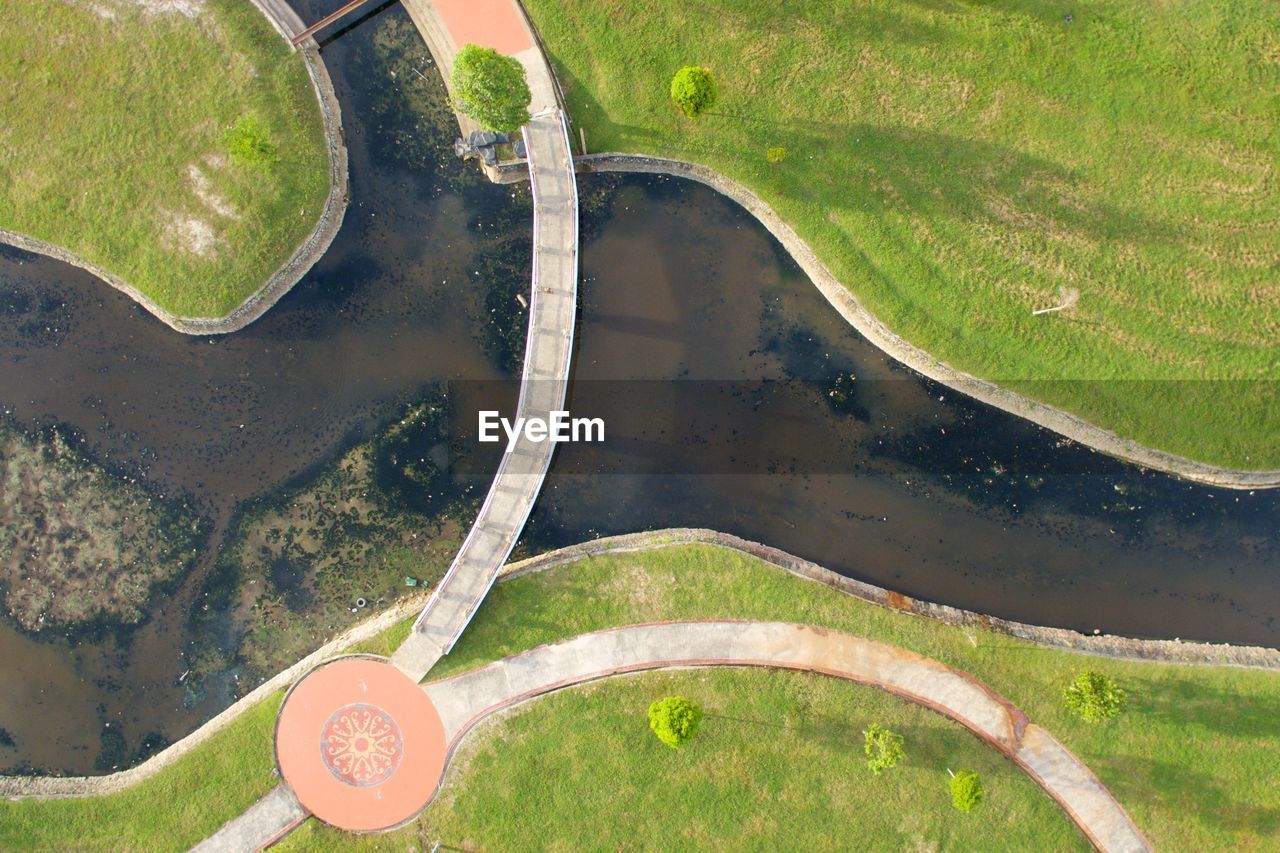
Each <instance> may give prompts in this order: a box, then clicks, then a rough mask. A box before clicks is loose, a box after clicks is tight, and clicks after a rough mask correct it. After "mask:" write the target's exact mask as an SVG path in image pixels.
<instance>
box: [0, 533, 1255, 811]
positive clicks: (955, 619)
mask: <svg viewBox="0 0 1280 853" xmlns="http://www.w3.org/2000/svg"><path fill="white" fill-rule="evenodd" d="M672 545H716V546H719V547H722V548H728V549H730V550H733V551H738V552H739V553H742V554H747V555H748V556H752V557H755V558H757V559H759V560H762V561H764V562H766V563H768V564H770V565H772V566H776V567H777V568H780V569H782V570H783V571H786V572H789V573H790V574H793V575H796V576H797V577H801V578H805V579H807V580H812V581H816V582H818V583H822V584H826V585H827V586H830V587H834V588H836V589H838V590H840V591H841V592H844V593H847V594H849V595H851V596H853V597H854V598H857V599H859V600H861V601H865V602H868V603H870V604H876V605H879V606H881V607H886V608H889V609H892V610H897V611H899V612H903V613H910V614H913V615H916V616H922V617H925V618H928V619H935V620H937V621H939V622H943V623H945V624H948V625H955V626H959V627H964V626H977V627H982V628H985V629H988V630H991V631H997V632H999V633H1002V634H1007V635H1009V636H1012V637H1018V638H1020V639H1023V640H1028V641H1030V642H1033V643H1036V644H1038V645H1041V646H1046V647H1048V648H1054V649H1060V650H1063V651H1070V652H1078V653H1081V654H1087V655H1098V656H1101V657H1110V658H1117V659H1120V660H1132V661H1146V662H1157V663H1176V664H1200V665H1211V666H1239V667H1248V668H1253V669H1269V670H1280V650H1277V649H1268V648H1263V647H1260V646H1232V645H1229V644H1210V643H1183V642H1178V641H1174V640H1134V639H1128V638H1125V637H1113V636H1088V635H1085V634H1081V633H1078V632H1076V631H1070V630H1067V629H1065V628H1042V627H1039V626H1036V625H1026V624H1023V623H1021V622H1011V621H1009V620H1007V619H997V618H995V617H993V616H986V615H983V614H981V613H974V612H972V611H969V610H961V609H959V608H956V607H949V606H947V605H944V604H932V603H930V602H927V601H920V600H918V599H914V598H908V597H907V596H904V595H902V594H900V593H896V592H892V591H890V590H887V589H883V588H881V587H878V586H873V585H872V584H868V583H864V582H862V581H859V580H854V579H853V578H847V577H845V576H844V575H841V574H838V573H837V572H834V571H832V570H831V569H827V568H824V567H822V566H819V565H818V564H817V563H812V562H809V561H808V560H804V559H801V558H800V557H796V556H794V555H792V554H788V553H787V552H785V551H781V550H779V549H777V548H772V547H770V546H768V545H763V544H761V543H759V542H752V541H750V540H747V539H743V538H741V537H739V536H734V535H732V534H729V533H720V532H718V531H715V530H706V529H701V528H686V527H674V528H668V529H665V530H654V531H649V532H643V533H626V534H622V535H620V536H610V537H607V538H604V539H595V540H592V541H589V542H583V543H581V544H578V545H570V546H569V547H567V548H560V549H558V550H556V551H549V552H548V553H546V554H541V555H539V556H537V557H531V558H529V559H527V560H521V561H519V562H516V563H509V564H508V565H506V566H504V567H503V569H502V571H501V572H500V573H499V577H498V582H499V583H502V582H505V581H508V580H513V579H514V578H518V577H521V576H522V575H527V574H531V573H533V572H542V571H546V570H548V569H553V568H555V567H557V566H562V565H565V564H567V563H573V562H577V561H579V560H582V559H585V558H589V557H598V556H603V555H607V554H625V553H634V552H638V551H653V550H657V549H659V548H667V547H670V546H672ZM427 597H428V595H427V593H421V594H417V595H412V596H409V597H406V598H404V599H402V600H401V601H399V602H397V603H396V604H395V605H393V606H392V607H390V608H388V609H387V610H385V611H383V612H382V613H380V614H378V615H377V616H374V617H372V618H371V619H369V620H367V621H365V622H362V623H360V624H359V625H357V626H355V627H353V628H351V629H350V630H348V631H347V632H346V633H344V634H342V635H340V636H339V637H337V638H336V639H334V640H332V641H330V642H328V643H326V644H325V645H323V646H321V647H320V648H319V649H317V650H316V651H314V652H312V653H311V654H309V655H307V656H306V657H305V658H303V659H302V660H300V661H298V662H297V663H296V664H294V665H293V666H291V667H289V668H288V669H286V670H284V671H282V672H280V673H278V674H277V675H276V676H274V677H273V678H271V679H270V680H268V681H266V682H263V683H262V684H260V685H259V686H258V687H257V688H255V689H254V690H253V691H252V692H250V693H247V694H246V695H245V696H243V697H241V698H240V699H239V700H238V701H237V702H235V703H234V704H232V705H231V706H230V707H228V708H227V709H226V710H224V711H223V712H222V713H220V714H218V715H217V716H216V717H214V718H213V719H211V720H209V721H208V722H206V723H205V724H204V725H202V726H200V728H198V729H196V730H195V731H194V732H192V733H191V734H189V735H187V736H186V737H184V738H182V739H181V740H179V741H177V742H176V743H174V744H172V745H171V746H169V747H167V748H166V749H164V750H162V751H161V752H159V753H157V754H156V755H154V756H152V757H151V758H149V759H147V760H146V761H144V762H143V763H142V764H139V765H138V766H137V767H131V768H129V769H128V770H121V771H120V772H118V773H111V774H109V775H106V776H0V797H4V798H6V799H10V800H23V799H60V798H64V797H92V796H102V795H106V794H113V793H116V792H118V791H121V790H124V789H125V788H128V787H130V786H132V785H136V784H137V783H139V782H142V781H144V780H145V779H149V778H150V777H152V776H154V775H155V774H156V773H158V772H159V771H161V770H163V769H164V768H165V767H168V766H169V765H171V764H173V763H174V762H175V761H177V760H178V759H180V758H182V757H183V756H184V755H186V754H187V753H189V752H191V750H193V749H195V748H196V747H197V746H199V745H200V744H202V743H204V742H206V741H207V740H209V738H210V737H212V736H213V735H214V734H216V733H217V732H219V731H221V730H222V729H225V728H226V727H227V726H229V725H230V724H231V723H232V722H234V721H235V720H236V719H237V718H238V717H239V716H240V715H241V714H243V713H244V712H246V711H248V710H249V709H250V708H252V707H253V706H254V705H257V704H258V703H259V702H261V701H263V700H264V699H266V698H267V697H269V696H270V695H271V694H273V693H275V692H276V691H278V690H282V689H285V688H286V687H289V686H290V685H292V684H293V683H294V682H296V681H297V680H298V679H299V678H301V677H302V676H303V675H304V674H305V673H307V672H308V671H310V670H311V669H313V668H314V667H315V666H317V665H318V664H320V663H322V662H323V661H325V660H327V659H329V658H331V657H334V656H336V655H338V654H341V653H342V652H344V651H345V650H347V649H348V648H350V647H351V646H353V645H355V644H356V643H359V642H363V641H365V640H369V639H372V638H373V637H376V636H377V635H378V634H380V633H382V632H383V631H385V630H387V629H388V628H391V627H392V626H394V625H396V624H397V623H399V622H401V621H402V620H404V619H408V618H410V617H411V616H413V615H414V614H415V613H417V612H418V611H419V610H421V609H422V607H423V605H424V604H425V603H426V601H427Z"/></svg>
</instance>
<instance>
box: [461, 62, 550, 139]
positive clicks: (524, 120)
mask: <svg viewBox="0 0 1280 853" xmlns="http://www.w3.org/2000/svg"><path fill="white" fill-rule="evenodd" d="M449 83H450V86H451V87H452V89H453V94H452V97H451V99H450V100H451V103H452V104H453V108H454V109H456V110H457V111H458V112H460V113H462V114H463V115H465V116H469V117H471V118H473V119H475V120H476V121H477V122H479V123H480V124H481V125H482V126H483V127H484V128H485V129H487V130H498V131H501V132H503V133H513V132H514V131H516V130H519V129H520V128H521V127H522V126H524V125H526V124H528V123H529V101H531V100H533V93H532V92H530V91H529V80H528V78H527V76H526V75H525V71H524V66H523V65H521V64H520V62H519V61H518V60H516V59H514V58H512V57H510V56H503V55H502V54H501V53H498V52H497V51H496V50H494V49H493V48H491V47H480V46H479V45H474V44H469V45H466V46H465V47H463V48H462V50H460V51H458V55H457V57H455V58H454V61H453V73H452V75H450V77H449Z"/></svg>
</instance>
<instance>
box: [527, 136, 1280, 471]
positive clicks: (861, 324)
mask: <svg viewBox="0 0 1280 853" xmlns="http://www.w3.org/2000/svg"><path fill="white" fill-rule="evenodd" d="M574 161H575V163H576V164H577V169H578V171H579V172H581V173H591V172H641V173H646V174H655V175H671V176H674V177H678V178H688V179H690V180H694V181H697V182H698V183H700V184H705V185H706V186H709V187H711V188H712V189H714V190H715V191H717V192H719V193H721V194H723V195H726V196H728V197H729V198H731V199H733V200H734V201H736V202H737V203H738V204H740V205H742V206H743V207H744V208H746V209H747V210H748V211H749V212H750V213H751V215H752V216H754V217H755V218H756V219H758V220H759V221H760V223H761V224H762V225H764V227H765V228H767V229H768V230H769V233H771V234H772V235H773V236H774V237H775V238H777V240H778V242H780V243H781V244H782V245H783V247H784V248H786V250H787V252H788V253H790V255H791V257H792V258H794V259H795V261H796V263H798V264H799V265H800V268H801V269H802V270H804V272H805V274H806V275H807V276H809V278H810V279H811V280H812V281H813V283H814V284H815V285H817V288H818V290H819V291H820V292H821V293H822V295H823V296H824V297H826V299H827V301H828V302H830V303H831V305H832V306H833V307H834V308H835V309H836V310H837V311H838V312H840V316H842V317H843V318H844V319H845V321H846V322H848V323H849V324H850V325H851V326H853V327H854V328H855V329H857V330H858V332H860V333H861V334H862V336H863V337H865V338H866V339H867V340H869V341H870V342H871V343H872V344H874V345H875V346H877V347H879V348H880V349H882V350H883V351H885V352H886V353H888V354H889V355H890V356H891V357H893V358H894V359H896V360H898V361H900V362H902V363H903V364H905V365H906V366H907V367H910V368H911V369H912V370H914V371H916V372H917V373H921V374H923V375H925V376H927V377H928V378H930V379H932V380H934V381H935V382H940V383H942V384H943V385H946V386H947V387H949V388H954V389H955V390H957V391H959V392H961V393H962V394H967V395H969V396H970V397H973V398H974V399H977V400H980V401H982V402H983V403H986V404H988V405H991V406H995V407H996V408H999V409H1003V410H1004V411H1006V412H1010V413H1011V414H1014V415H1017V416H1019V417H1022V418H1026V419H1027V420H1029V421H1031V422H1032V423H1034V424H1037V425H1039V426H1042V427H1044V428H1045V429H1049V430H1053V431H1054V432H1056V433H1059V434H1060V435H1063V436H1065V437H1067V438H1069V439H1071V440H1072V441H1076V442H1079V443H1080V444H1083V445H1085V446H1086V447H1090V448H1092V449H1093V450H1096V451H1099V452H1101V453H1105V454H1107V455H1108V456H1115V457H1117V458H1119V459H1123V460H1125V461H1126V462H1132V463H1134V464H1135V465H1140V466H1142V467H1144V468H1152V469H1155V470H1157V471H1163V472H1165V473H1167V474H1173V475H1175V476H1178V477H1183V478H1185V479H1188V480H1192V481H1195V482H1197V483H1203V484H1205V485H1210V486H1220V487H1223V488H1228V489H1270V488H1276V487H1280V471H1243V470H1239V469H1235V468H1223V467H1220V466H1217V465H1210V464H1207V463H1204V462H1197V461H1196V460H1194V459H1188V458H1186V457H1183V456H1178V455H1176V454H1173V453H1167V452H1165V451H1163V450H1157V449H1155V448H1153V447H1147V446H1146V445H1143V444H1140V443H1138V442H1136V441H1132V440H1130V439H1127V438H1123V437H1122V436H1119V435H1117V434H1116V433H1114V432H1111V431H1110V430H1107V429H1103V428H1102V427H1100V426H1097V425H1095V424H1092V423H1089V422H1088V421H1086V420H1084V419H1082V418H1080V417H1078V416H1076V415H1073V414H1071V413H1070V412H1066V411H1063V410H1062V409H1058V408H1055V407H1054V406H1050V405H1047V404H1045V403H1040V402H1037V401H1035V400H1032V399H1031V398H1029V397H1024V396H1023V395H1021V394H1018V393H1015V392H1013V391H1010V390H1008V389H1006V388H1001V387H1000V386H999V385H996V384H994V383H992V382H988V381H986V380H984V379H978V378H977V377H975V376H971V375H969V374H968V373H965V372H963V371H961V370H957V369H956V368H954V367H952V366H951V365H949V364H947V363H946V362H943V361H941V360H939V359H938V358H936V357H934V356H932V355H930V354H929V353H927V352H925V351H924V350H922V349H920V348H919V347H916V346H914V345H912V344H911V343H909V342H907V341H905V340H903V339H902V338H901V337H899V336H898V335H896V334H894V332H893V331H892V330H890V329H889V327H888V326H886V325H885V324H884V323H883V322H881V321H880V319H879V318H877V317H876V316H875V315H874V314H872V313H871V312H870V311H868V310H867V308H866V307H865V306H863V304H862V303H861V302H859V301H858V299H857V297H855V296H854V295H853V293H852V292H851V291H850V290H849V289H848V288H847V287H845V286H844V285H843V284H841V283H840V281H839V279H837V278H836V277H835V275H834V274H832V272H831V270H829V269H828V268H827V266H826V264H824V263H823V262H822V261H821V260H820V259H819V258H818V256H817V254H815V253H814V251H813V249H812V248H810V247H809V244H808V243H806V242H805V241H804V240H803V239H802V238H801V237H800V235H798V234H797V233H796V232H795V230H794V229H792V227H791V226H790V225H788V224H787V223H786V222H784V221H783V220H782V218H781V217H780V216H778V214H777V213H775V212H774V210H773V208H771V207H769V205H767V204H766V203H765V202H764V201H763V200H762V199H761V198H760V197H759V196H757V195H756V194H755V193H754V192H752V191H751V190H749V189H747V188H746V187H745V186H743V185H742V184H739V183H738V182H736V181H734V180H732V179H730V178H728V177H726V176H724V175H722V174H720V173H719V172H717V171H716V170H714V169H710V168H708V167H706V166H701V165H698V164H696V163H687V162H684V161H683V160H669V159H665V158H662V157H648V156H645V155H640V154H616V153H608V154H586V155H581V156H578V157H575V158H574ZM514 178H515V175H514V174H513V175H512V179H513V180H514ZM502 182H504V183H506V182H510V181H502Z"/></svg>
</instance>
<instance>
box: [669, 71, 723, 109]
mask: <svg viewBox="0 0 1280 853" xmlns="http://www.w3.org/2000/svg"><path fill="white" fill-rule="evenodd" d="M671 100H673V101H675V102H676V106H678V107H680V110H681V111H682V112H683V113H684V114H685V115H687V116H688V117H689V118H697V117H698V116H700V115H702V114H703V113H705V112H706V111H707V110H709V109H711V107H712V106H714V105H715V102H716V81H714V80H712V79H711V72H710V71H708V70H707V69H705V68H701V67H699V66H696V65H686V66H685V67H684V68H681V69H680V70H679V71H677V72H676V76H675V77H673V78H672V79H671Z"/></svg>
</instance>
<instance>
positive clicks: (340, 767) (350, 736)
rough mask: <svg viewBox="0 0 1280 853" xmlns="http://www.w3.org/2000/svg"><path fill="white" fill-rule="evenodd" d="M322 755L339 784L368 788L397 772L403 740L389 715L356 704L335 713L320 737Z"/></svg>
mask: <svg viewBox="0 0 1280 853" xmlns="http://www.w3.org/2000/svg"><path fill="white" fill-rule="evenodd" d="M320 755H321V757H322V758H323V759H324V766H325V767H328V768H329V772H330V773H332V774H333V775H334V777H335V778H336V779H337V780H338V781H339V782H344V783H345V784H347V785H352V786H354V787H357V788H365V787H368V786H370V785H378V784H381V783H382V782H385V781H387V780H388V779H390V778H391V774H392V773H395V772H396V768H397V767H399V766H400V758H401V757H402V756H403V755H404V739H403V738H402V737H400V727H399V726H397V725H396V721H395V720H394V719H393V718H392V716H391V715H390V714H388V713H387V712H386V711H384V710H382V709H381V708H379V707H378V706H377V705H366V704H364V703H362V702H357V703H355V704H352V705H345V706H343V707H341V708H339V709H338V710H336V711H334V712H333V716H332V717H330V718H329V722H328V723H326V724H325V727H324V731H323V732H322V733H321V735H320Z"/></svg>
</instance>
